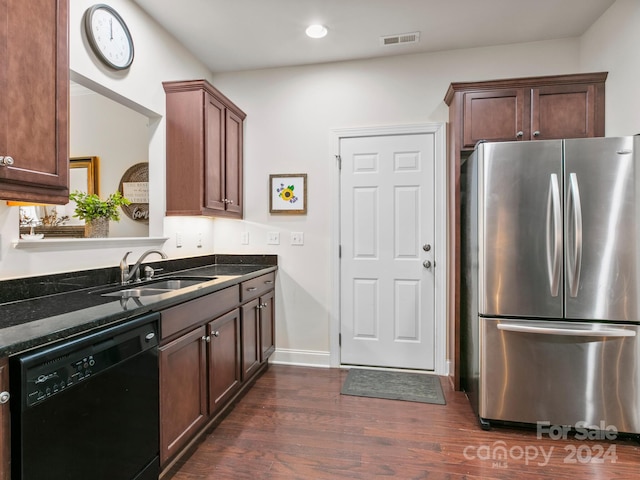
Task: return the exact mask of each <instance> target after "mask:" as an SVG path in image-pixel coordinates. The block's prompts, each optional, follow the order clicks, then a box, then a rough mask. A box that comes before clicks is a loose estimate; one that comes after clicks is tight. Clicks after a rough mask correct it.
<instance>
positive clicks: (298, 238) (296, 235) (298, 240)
mask: <svg viewBox="0 0 640 480" xmlns="http://www.w3.org/2000/svg"><path fill="white" fill-rule="evenodd" d="M291 245H304V233H303V232H291Z"/></svg>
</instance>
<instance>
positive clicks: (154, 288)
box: [93, 277, 216, 298]
mask: <svg viewBox="0 0 640 480" xmlns="http://www.w3.org/2000/svg"><path fill="white" fill-rule="evenodd" d="M215 279H216V277H170V278H164V279H158V280H155V281H151V282H145V283H144V284H141V285H123V286H121V287H119V288H118V289H113V288H111V289H109V290H107V291H105V290H100V291H97V292H93V293H98V294H100V295H102V296H103V297H121V298H130V297H147V296H151V295H160V294H162V293H168V292H174V291H176V290H180V289H183V288H187V287H193V286H194V285H198V284H200V283H204V282H208V281H210V280H215Z"/></svg>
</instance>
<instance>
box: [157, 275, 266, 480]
mask: <svg viewBox="0 0 640 480" xmlns="http://www.w3.org/2000/svg"><path fill="white" fill-rule="evenodd" d="M273 282H274V274H268V275H264V276H261V277H257V278H255V279H252V280H250V281H249V282H245V283H243V287H244V288H245V289H249V293H251V294H252V295H253V297H251V296H248V295H244V298H242V296H241V293H240V292H241V290H240V288H239V287H238V286H235V287H230V288H227V289H224V290H220V291H218V292H215V293H213V294H210V295H207V296H203V297H200V298H197V299H195V300H191V301H188V302H185V303H183V304H180V305H177V306H174V307H170V308H168V309H166V310H164V311H163V312H162V320H161V322H162V324H161V332H162V335H163V336H164V337H163V339H162V340H161V344H160V348H159V361H160V465H161V467H162V468H165V469H166V468H169V467H170V465H171V463H172V462H173V461H174V459H177V458H178V457H179V454H180V453H181V452H183V451H185V450H186V447H187V446H188V445H189V443H190V442H191V441H192V440H194V438H196V437H197V436H198V435H199V434H200V433H201V432H203V431H204V429H205V428H206V427H207V426H208V425H209V424H211V423H212V422H214V421H215V418H216V417H217V416H218V415H219V414H220V413H221V412H223V411H224V408H225V407H227V406H228V405H230V404H231V402H232V400H233V399H234V397H235V396H236V395H238V394H240V392H241V391H242V390H243V389H245V388H248V386H249V385H250V382H249V381H248V380H251V378H252V377H254V376H255V375H256V374H257V373H258V372H260V371H262V370H263V368H264V367H265V366H266V363H267V361H268V359H269V356H270V355H271V354H272V353H273V352H274V350H275V344H274V335H275V331H274V312H275V311H274V302H273V300H274V290H273ZM256 285H258V286H256ZM258 287H260V288H258ZM257 295H260V296H257ZM185 332H186V333H185Z"/></svg>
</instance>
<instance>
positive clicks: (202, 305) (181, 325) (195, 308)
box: [160, 285, 240, 339]
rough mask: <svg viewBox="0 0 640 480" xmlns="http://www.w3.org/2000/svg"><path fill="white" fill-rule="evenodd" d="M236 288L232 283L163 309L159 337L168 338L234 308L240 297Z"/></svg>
mask: <svg viewBox="0 0 640 480" xmlns="http://www.w3.org/2000/svg"><path fill="white" fill-rule="evenodd" d="M238 289H239V287H238V285H234V286H233V287H229V288H225V289H224V290H220V291H218V292H215V293H212V294H210V295H207V296H205V297H200V298H196V299H195V300H191V301H189V302H186V303H183V304H182V305H177V306H175V307H171V308H167V309H166V310H163V311H162V312H161V315H162V318H161V320H160V338H161V339H165V338H169V337H170V336H172V335H173V334H175V333H178V332H180V331H182V330H185V329H187V328H189V327H191V326H194V325H198V324H200V323H204V322H206V321H208V320H211V319H213V318H215V317H217V316H219V315H221V314H223V313H225V312H228V311H229V310H231V309H233V308H235V307H236V305H238V299H239V297H240V295H239V291H238Z"/></svg>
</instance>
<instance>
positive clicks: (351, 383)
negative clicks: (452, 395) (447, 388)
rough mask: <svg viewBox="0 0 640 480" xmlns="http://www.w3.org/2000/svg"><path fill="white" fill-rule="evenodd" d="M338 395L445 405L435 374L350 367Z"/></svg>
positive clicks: (438, 380)
mask: <svg viewBox="0 0 640 480" xmlns="http://www.w3.org/2000/svg"><path fill="white" fill-rule="evenodd" d="M340 393H341V394H342V395H354V396H356V397H372V398H386V399H389V400H404V401H407V402H422V403H435V404H438V405H446V403H447V402H446V401H445V399H444V393H443V392H442V386H441V385H440V379H439V378H438V377H437V376H435V375H426V374H422V373H410V372H387V371H381V370H365V369H360V368H352V369H351V370H349V374H348V375H347V378H346V380H345V381H344V384H343V385H342V390H341V392H340Z"/></svg>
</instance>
